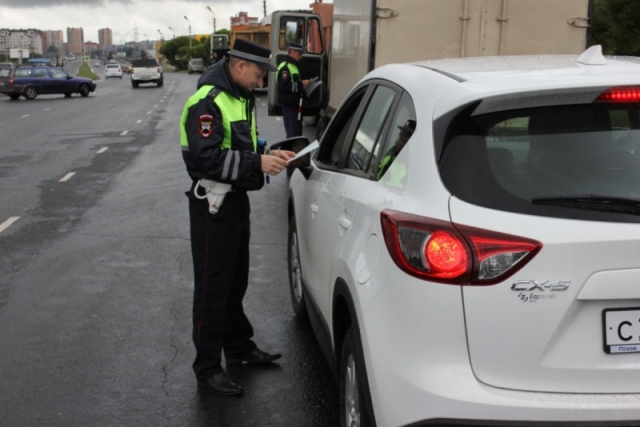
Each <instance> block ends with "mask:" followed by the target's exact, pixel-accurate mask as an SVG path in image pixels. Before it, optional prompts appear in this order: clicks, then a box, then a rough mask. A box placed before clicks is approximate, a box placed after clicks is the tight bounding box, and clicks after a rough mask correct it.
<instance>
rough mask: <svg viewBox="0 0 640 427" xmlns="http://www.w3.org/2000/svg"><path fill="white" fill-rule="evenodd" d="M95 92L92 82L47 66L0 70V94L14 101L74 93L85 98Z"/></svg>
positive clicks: (68, 95) (94, 85) (67, 95)
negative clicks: (22, 97) (21, 97)
mask: <svg viewBox="0 0 640 427" xmlns="http://www.w3.org/2000/svg"><path fill="white" fill-rule="evenodd" d="M95 90H96V84H95V83H94V82H93V80H90V79H86V78H84V77H73V76H70V75H69V74H68V73H67V72H66V71H65V70H64V69H62V68H55V67H48V66H20V67H16V68H3V69H0V93H4V94H6V95H8V96H9V97H10V98H11V99H13V100H16V99H18V98H20V96H24V97H25V98H26V99H35V97H36V96H38V95H48V94H56V93H62V94H64V95H65V97H70V96H71V95H72V94H74V93H79V94H80V95H82V96H84V97H86V96H89V94H90V93H91V92H93V91H95Z"/></svg>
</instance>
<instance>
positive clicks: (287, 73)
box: [282, 70, 289, 80]
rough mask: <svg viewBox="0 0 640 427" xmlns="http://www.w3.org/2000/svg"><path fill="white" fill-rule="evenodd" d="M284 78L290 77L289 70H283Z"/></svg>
mask: <svg viewBox="0 0 640 427" xmlns="http://www.w3.org/2000/svg"><path fill="white" fill-rule="evenodd" d="M282 78H283V79H285V80H287V79H288V78H289V72H288V71H287V70H282Z"/></svg>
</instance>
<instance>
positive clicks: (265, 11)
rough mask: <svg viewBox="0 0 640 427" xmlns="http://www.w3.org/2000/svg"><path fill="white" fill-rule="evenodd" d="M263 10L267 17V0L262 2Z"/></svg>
mask: <svg viewBox="0 0 640 427" xmlns="http://www.w3.org/2000/svg"><path fill="white" fill-rule="evenodd" d="M262 8H263V9H264V17H265V18H266V17H267V0H262Z"/></svg>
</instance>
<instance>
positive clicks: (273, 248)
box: [0, 61, 339, 427]
mask: <svg viewBox="0 0 640 427" xmlns="http://www.w3.org/2000/svg"><path fill="white" fill-rule="evenodd" d="M75 62H78V61H75ZM73 67H74V65H73V63H71V64H67V68H68V69H69V70H71V69H72V68H73ZM94 68H96V70H95V71H96V73H97V74H98V75H100V76H103V71H104V70H103V68H102V67H94ZM197 79H198V75H191V76H189V75H187V74H185V73H167V74H166V75H165V85H164V87H163V88H157V87H155V86H153V85H144V86H140V88H138V89H132V87H131V84H130V80H129V77H128V76H125V78H123V79H122V80H109V81H104V80H101V81H99V82H98V89H97V91H96V92H95V93H93V94H91V95H90V96H89V97H88V98H81V97H80V96H78V95H74V96H73V97H72V98H69V99H65V98H64V97H63V95H49V96H39V97H38V98H36V99H35V100H33V101H26V100H24V99H21V100H19V101H10V100H9V99H8V98H6V97H0V195H1V198H0V229H2V231H0V325H1V327H0V343H1V345H2V347H1V348H2V350H1V351H0V425H1V426H7V427H13V426H66V427H72V426H83V427H85V426H105V427H107V426H154V427H158V426H307V427H313V426H319V427H320V426H322V427H327V426H337V425H339V420H338V408H339V398H338V387H337V385H336V384H335V382H334V380H333V378H332V376H331V373H330V370H329V368H328V366H327V364H326V362H325V360H324V359H323V357H322V356H321V353H320V350H319V347H318V345H317V343H316V341H315V338H314V337H313V334H312V331H311V328H310V326H309V325H306V324H301V323H300V322H298V321H296V319H295V318H294V315H293V311H292V310H291V307H290V300H289V291H288V279H287V260H286V249H287V248H286V233H287V218H286V194H287V179H286V177H285V176H284V174H281V175H280V176H278V177H275V178H272V179H271V184H269V185H266V186H265V188H264V189H263V190H261V191H259V192H255V193H252V194H251V196H250V197H251V203H252V243H251V260H252V261H251V271H250V285H249V291H248V293H247V296H246V298H245V306H246V311H247V314H248V316H249V318H250V319H251V321H252V323H253V325H254V328H255V332H256V337H255V338H256V341H257V342H258V344H259V346H261V347H262V348H264V349H265V350H269V351H279V352H282V353H283V358H282V359H281V360H280V361H278V363H274V364H273V365H272V366H268V367H266V368H265V367H260V368H257V367H246V366H245V367H234V368H230V369H229V373H230V374H231V375H232V376H233V377H235V378H236V379H237V380H238V382H239V383H240V384H242V385H243V386H244V387H245V394H244V396H242V397H220V396H217V395H213V394H211V393H209V392H207V391H202V390H199V389H198V388H197V387H196V382H195V378H194V375H193V372H192V370H191V363H192V361H193V359H194V357H195V351H194V348H193V344H192V342H191V302H192V292H193V284H192V277H193V274H192V264H191V253H190V246H189V237H188V236H189V231H188V228H189V225H188V214H187V198H186V197H185V194H184V192H185V191H187V190H188V188H189V184H190V182H189V178H188V176H187V174H186V171H185V168H184V165H183V162H182V159H181V151H180V148H179V129H178V121H179V117H180V114H181V111H182V107H183V105H184V103H185V101H186V99H187V98H188V96H190V95H191V94H192V93H193V92H194V91H195V87H196V81H197ZM258 98H259V101H258V115H259V118H258V123H259V129H260V135H261V137H263V138H265V139H267V140H268V141H269V142H270V143H273V142H276V141H278V140H280V139H283V138H284V129H283V127H282V122H281V121H278V120H276V119H275V118H270V117H267V115H266V106H265V104H266V94H261V95H259V97H258ZM305 132H308V133H309V135H313V133H314V130H313V129H312V128H306V129H305ZM71 174H73V175H71Z"/></svg>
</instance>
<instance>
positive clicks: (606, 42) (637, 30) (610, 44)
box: [591, 0, 640, 56]
mask: <svg viewBox="0 0 640 427" xmlns="http://www.w3.org/2000/svg"><path fill="white" fill-rule="evenodd" d="M591 44H600V45H602V50H603V52H604V53H605V54H606V55H632V56H640V7H638V1H637V0H595V1H594V8H593V22H592V23H591Z"/></svg>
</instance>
